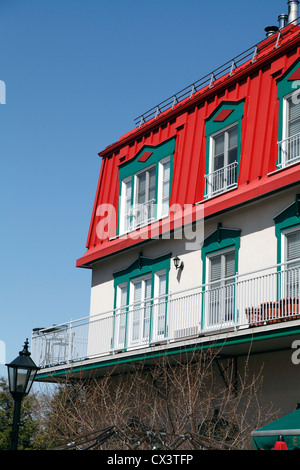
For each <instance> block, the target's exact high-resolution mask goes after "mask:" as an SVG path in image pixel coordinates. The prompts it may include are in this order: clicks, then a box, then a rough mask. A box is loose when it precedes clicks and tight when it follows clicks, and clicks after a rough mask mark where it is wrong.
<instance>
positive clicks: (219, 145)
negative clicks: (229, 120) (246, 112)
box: [215, 134, 224, 155]
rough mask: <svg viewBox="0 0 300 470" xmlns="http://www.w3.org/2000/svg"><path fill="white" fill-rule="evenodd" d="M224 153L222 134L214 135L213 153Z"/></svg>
mask: <svg viewBox="0 0 300 470" xmlns="http://www.w3.org/2000/svg"><path fill="white" fill-rule="evenodd" d="M220 153H224V134H221V135H218V136H217V137H215V155H219V154H220Z"/></svg>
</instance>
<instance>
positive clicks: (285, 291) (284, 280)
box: [281, 226, 300, 298]
mask: <svg viewBox="0 0 300 470" xmlns="http://www.w3.org/2000/svg"><path fill="white" fill-rule="evenodd" d="M295 232H299V233H300V227H299V226H295V227H291V228H288V229H286V230H283V231H282V233H281V247H282V248H281V263H282V266H281V272H282V275H281V297H282V298H286V297H290V287H289V283H288V278H289V274H288V273H287V272H286V271H288V270H289V269H293V268H292V267H291V265H292V264H293V263H294V262H293V261H290V262H289V263H288V264H286V263H287V254H288V243H287V241H288V236H289V235H291V234H293V233H295ZM296 263H297V264H299V266H300V261H298V262H297V261H296ZM299 269H300V268H299ZM290 272H291V271H290ZM295 272H296V271H294V273H295ZM296 295H299V292H297V293H296Z"/></svg>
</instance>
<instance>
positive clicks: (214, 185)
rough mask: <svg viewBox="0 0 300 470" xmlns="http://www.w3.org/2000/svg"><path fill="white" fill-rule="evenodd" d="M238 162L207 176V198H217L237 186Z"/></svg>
mask: <svg viewBox="0 0 300 470" xmlns="http://www.w3.org/2000/svg"><path fill="white" fill-rule="evenodd" d="M237 167H238V162H233V163H230V164H229V165H227V166H225V167H223V168H220V169H219V170H216V171H213V172H212V173H208V174H207V175H205V182H206V197H207V198H208V197H212V196H216V195H218V194H220V193H223V192H224V191H227V190H229V189H232V188H235V187H236V186H237Z"/></svg>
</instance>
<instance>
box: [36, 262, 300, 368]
mask: <svg viewBox="0 0 300 470" xmlns="http://www.w3.org/2000/svg"><path fill="white" fill-rule="evenodd" d="M299 297H300V259H298V260H293V262H290V263H282V264H279V265H275V266H272V267H268V268H264V269H261V270H259V271H253V272H250V273H246V274H243V275H241V274H236V275H235V276H232V277H230V278H226V279H221V280H219V281H216V282H213V283H209V284H204V285H199V286H196V287H194V288H190V289H186V290H183V291H180V292H172V293H169V294H164V295H162V296H160V297H156V298H153V299H147V302H144V303H143V304H142V303H136V304H132V305H127V306H124V307H122V308H117V309H114V310H111V311H108V312H104V313H100V314H99V315H93V316H90V317H85V318H81V319H79V320H73V321H70V322H67V323H64V324H61V325H54V326H52V327H49V328H43V329H35V330H34V331H33V333H32V341H31V345H32V346H31V350H32V357H33V359H34V361H35V362H36V364H37V365H38V366H40V367H42V368H46V367H51V366H52V367H53V366H54V367H55V366H57V365H64V364H71V363H73V364H74V363H76V362H77V361H87V360H91V359H95V358H101V357H103V358H105V357H107V356H108V355H112V354H115V353H117V352H120V351H127V352H129V351H132V353H133V352H134V351H135V350H139V349H140V348H141V347H142V348H145V347H150V346H153V345H155V344H159V343H161V342H162V341H163V342H166V343H167V344H174V343H176V342H177V341H183V340H185V339H187V338H191V337H197V336H199V335H201V334H204V333H205V334H211V333H213V332H222V331H224V330H225V331H226V330H228V328H229V329H232V330H237V329H239V328H241V327H242V328H246V327H249V326H250V327H254V326H258V325H263V324H272V323H278V322H281V321H287V320H294V319H296V318H299V317H300V311H299ZM166 347H168V346H167V345H166Z"/></svg>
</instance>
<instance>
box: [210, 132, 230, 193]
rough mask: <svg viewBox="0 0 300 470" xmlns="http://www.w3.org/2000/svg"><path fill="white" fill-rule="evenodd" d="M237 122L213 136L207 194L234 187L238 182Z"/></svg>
mask: <svg viewBox="0 0 300 470" xmlns="http://www.w3.org/2000/svg"><path fill="white" fill-rule="evenodd" d="M237 137H238V126H237V124H235V125H233V126H230V127H229V128H226V129H225V130H223V131H222V132H218V133H217V134H215V135H213V136H211V157H210V160H211V162H210V163H211V165H210V172H209V173H208V174H207V175H206V185H207V196H213V195H215V194H219V193H221V192H224V191H225V190H227V189H230V188H233V187H235V186H236V184H237V164H238V162H237V150H238V145H237V144H238V141H237Z"/></svg>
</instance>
